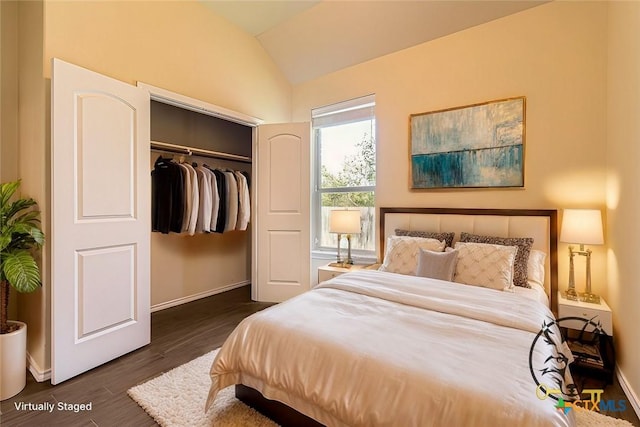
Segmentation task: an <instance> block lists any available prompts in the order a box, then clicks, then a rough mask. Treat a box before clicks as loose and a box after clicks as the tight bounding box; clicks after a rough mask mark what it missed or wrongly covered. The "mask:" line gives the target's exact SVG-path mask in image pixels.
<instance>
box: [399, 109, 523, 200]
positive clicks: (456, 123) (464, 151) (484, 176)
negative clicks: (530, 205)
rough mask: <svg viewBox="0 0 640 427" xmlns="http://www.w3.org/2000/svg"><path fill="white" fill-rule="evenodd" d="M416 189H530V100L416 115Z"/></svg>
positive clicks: (412, 126) (413, 143) (412, 124)
mask: <svg viewBox="0 0 640 427" xmlns="http://www.w3.org/2000/svg"><path fill="white" fill-rule="evenodd" d="M409 121H410V123H409V128H410V144H411V146H410V150H411V188H413V189H425V188H474V187H476V188H484V187H523V186H524V140H525V97H518V98H509V99H502V100H497V101H490V102H485V103H482V104H474V105H468V106H464V107H456V108H450V109H446V110H439V111H433V112H429V113H421V114H412V115H411V116H410V119H409Z"/></svg>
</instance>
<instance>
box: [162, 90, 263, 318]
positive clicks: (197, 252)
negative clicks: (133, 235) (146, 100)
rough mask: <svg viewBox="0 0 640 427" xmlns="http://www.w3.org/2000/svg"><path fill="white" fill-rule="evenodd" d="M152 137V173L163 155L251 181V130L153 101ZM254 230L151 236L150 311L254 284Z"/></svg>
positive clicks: (249, 228) (237, 124)
mask: <svg viewBox="0 0 640 427" xmlns="http://www.w3.org/2000/svg"><path fill="white" fill-rule="evenodd" d="M150 133H151V135H150V138H151V148H150V149H151V159H150V160H151V161H150V169H149V170H150V171H151V170H152V169H153V168H154V164H155V163H156V161H157V159H158V158H159V157H162V158H163V159H173V162H175V163H180V162H184V163H187V164H190V165H191V164H196V165H199V166H203V165H206V166H208V167H211V168H214V169H218V170H231V171H241V172H244V173H245V174H247V175H248V176H249V178H251V172H252V171H251V162H252V141H253V133H252V128H251V127H249V126H246V125H242V124H239V123H234V122H230V121H228V120H224V119H221V118H219V117H214V116H211V115H207V114H203V113H200V112H196V111H191V110H187V109H184V108H180V107H177V106H174V105H169V104H165V103H162V102H159V101H155V100H151V112H150ZM249 181H251V179H249ZM200 190H201V191H202V189H200ZM152 208H153V207H152ZM251 226H252V224H251V221H250V222H249V225H248V227H247V229H246V230H244V231H226V232H224V233H203V232H196V233H195V234H193V235H189V233H188V232H181V233H176V232H170V233H168V234H163V233H161V232H158V231H155V232H152V233H151V248H150V249H151V252H150V255H151V311H156V310H158V309H163V308H166V307H170V306H173V305H177V304H182V303H184V302H188V301H191V300H194V299H198V298H202V297H206V296H209V295H213V294H215V293H219V292H223V291H225V290H229V289H233V288H236V287H238V286H243V285H247V284H249V283H250V279H251Z"/></svg>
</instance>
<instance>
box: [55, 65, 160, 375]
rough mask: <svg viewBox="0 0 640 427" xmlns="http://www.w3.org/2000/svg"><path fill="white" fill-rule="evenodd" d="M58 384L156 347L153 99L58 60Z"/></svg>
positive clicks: (56, 280) (56, 204)
mask: <svg viewBox="0 0 640 427" xmlns="http://www.w3.org/2000/svg"><path fill="white" fill-rule="evenodd" d="M51 98H52V148H51V158H52V166H51V167H52V171H51V177H52V183H51V222H52V223H51V232H50V233H49V236H48V238H49V243H50V244H51V302H52V308H51V316H52V325H51V327H52V337H51V338H52V348H51V365H52V372H51V383H52V384H58V383H60V382H62V381H65V380H67V379H69V378H71V377H73V376H75V375H78V374H80V373H82V372H85V371H87V370H89V369H92V368H94V367H96V366H98V365H101V364H103V363H105V362H108V361H109V360H112V359H114V358H116V357H118V356H121V355H123V354H125V353H128V352H130V351H132V350H135V349H136V348H139V347H141V346H144V345H145V344H148V343H149V342H150V314H149V306H150V303H149V292H150V287H149V269H150V266H149V263H150V258H149V237H150V229H151V228H150V216H151V209H150V198H151V189H150V177H149V155H150V154H149V108H150V101H149V93H148V91H146V90H144V89H141V88H138V87H135V86H131V85H128V84H126V83H123V82H121V81H118V80H114V79H112V78H109V77H106V76H103V75H100V74H97V73H94V72H91V71H89V70H86V69H83V68H80V67H77V66H75V65H72V64H68V63H66V62H63V61H61V60H58V59H54V60H53V76H52V96H51Z"/></svg>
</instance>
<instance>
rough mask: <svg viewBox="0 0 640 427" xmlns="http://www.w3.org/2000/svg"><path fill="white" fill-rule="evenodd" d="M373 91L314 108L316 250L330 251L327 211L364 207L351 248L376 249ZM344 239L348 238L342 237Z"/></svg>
mask: <svg viewBox="0 0 640 427" xmlns="http://www.w3.org/2000/svg"><path fill="white" fill-rule="evenodd" d="M374 113H375V98H374V96H373V95H370V96H366V97H363V98H358V99H353V100H350V101H345V102H341V103H339V104H334V105H330V106H327V107H322V108H316V109H314V110H312V112H311V116H312V120H313V139H314V165H313V169H314V191H313V207H312V209H313V218H312V223H313V226H312V227H313V235H312V239H313V242H314V250H316V251H323V250H325V251H332V252H334V251H335V250H336V247H337V236H336V235H335V234H331V233H329V212H330V211H331V210H332V209H338V208H354V209H359V210H360V212H361V222H362V232H361V233H360V234H358V235H353V236H352V239H351V249H352V253H353V254H354V255H355V256H357V255H361V256H371V255H374V254H375V248H376V243H375V228H376V227H375V224H376V223H375V188H376V141H375V134H376V120H375V114H374ZM343 244H344V242H343Z"/></svg>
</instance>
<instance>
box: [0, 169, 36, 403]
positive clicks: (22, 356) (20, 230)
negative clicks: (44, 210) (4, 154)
mask: <svg viewBox="0 0 640 427" xmlns="http://www.w3.org/2000/svg"><path fill="white" fill-rule="evenodd" d="M18 187H20V181H14V182H7V183H2V184H0V344H1V345H0V400H4V399H8V398H9V397H12V396H15V395H16V394H18V393H20V391H21V390H22V389H23V388H24V386H25V384H26V375H27V373H26V363H27V362H26V361H27V338H26V337H27V325H26V324H24V323H22V322H15V321H9V320H8V319H7V318H8V309H9V293H10V291H11V288H13V289H15V290H16V291H18V292H33V291H35V290H36V289H38V288H39V287H40V286H41V284H42V282H41V281H40V270H39V268H38V264H37V263H36V260H35V259H34V257H33V254H32V250H33V249H37V248H40V247H41V246H42V244H43V243H44V233H43V232H42V230H41V229H40V219H39V216H40V212H38V211H37V210H34V209H33V208H34V207H35V206H36V202H35V201H34V200H33V199H31V198H29V199H24V198H18V199H15V200H13V201H12V197H13V195H14V194H15V192H16V191H17V190H18Z"/></svg>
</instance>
